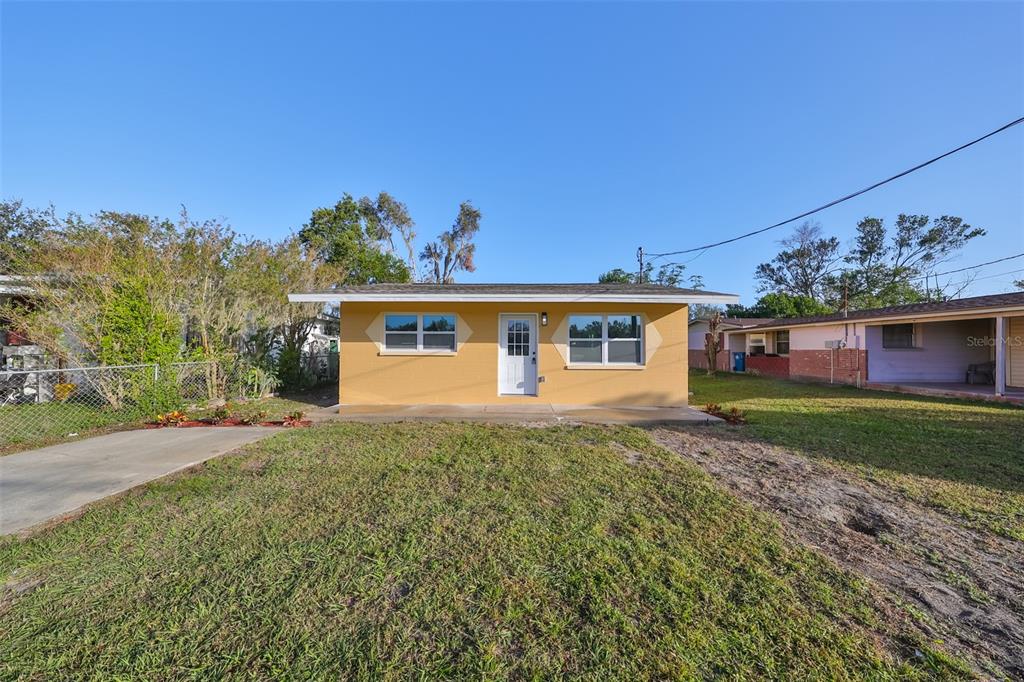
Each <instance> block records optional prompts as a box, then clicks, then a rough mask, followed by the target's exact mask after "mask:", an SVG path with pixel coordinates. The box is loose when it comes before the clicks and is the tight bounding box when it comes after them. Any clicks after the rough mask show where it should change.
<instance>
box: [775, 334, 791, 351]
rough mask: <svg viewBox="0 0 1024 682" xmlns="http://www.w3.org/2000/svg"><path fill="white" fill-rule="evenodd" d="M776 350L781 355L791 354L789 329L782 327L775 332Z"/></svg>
mask: <svg viewBox="0 0 1024 682" xmlns="http://www.w3.org/2000/svg"><path fill="white" fill-rule="evenodd" d="M775 352H776V353H777V354H779V355H789V330H788V329H782V330H779V331H777V332H775Z"/></svg>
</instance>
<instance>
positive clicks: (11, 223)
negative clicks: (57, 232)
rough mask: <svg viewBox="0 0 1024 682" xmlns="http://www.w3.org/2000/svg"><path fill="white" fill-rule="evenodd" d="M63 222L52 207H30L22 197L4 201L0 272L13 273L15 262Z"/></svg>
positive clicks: (0, 223) (0, 208)
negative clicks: (24, 203) (24, 202)
mask: <svg viewBox="0 0 1024 682" xmlns="http://www.w3.org/2000/svg"><path fill="white" fill-rule="evenodd" d="M59 224H60V221H59V220H58V218H57V215H56V213H55V212H54V209H53V207H52V206H50V207H49V208H46V209H43V210H39V209H34V208H26V207H25V206H24V205H23V204H22V202H21V201H20V200H12V201H3V202H0V274H6V273H9V272H11V271H12V267H13V263H14V261H16V260H19V259H22V258H24V256H25V255H26V254H27V252H28V251H29V250H30V249H31V248H32V247H33V246H34V245H36V244H38V243H39V241H40V239H42V237H43V235H44V234H45V233H46V232H47V231H49V230H53V229H55V228H57V227H59Z"/></svg>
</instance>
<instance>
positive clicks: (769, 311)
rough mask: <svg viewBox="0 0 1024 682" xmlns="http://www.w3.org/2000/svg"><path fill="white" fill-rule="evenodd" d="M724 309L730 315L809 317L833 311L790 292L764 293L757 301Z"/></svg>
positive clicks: (822, 304)
mask: <svg viewBox="0 0 1024 682" xmlns="http://www.w3.org/2000/svg"><path fill="white" fill-rule="evenodd" d="M726 310H727V311H728V314H729V316H730V317H774V318H782V317H811V316H813V315H828V314H829V313H833V312H835V309H833V308H831V307H829V306H827V305H825V304H824V303H820V302H818V301H815V300H814V299H813V298H810V297H809V296H793V295H792V294H785V293H778V294H774V293H773V294H765V295H764V296H762V297H761V298H759V299H757V302H756V303H755V304H754V305H752V306H750V307H747V306H742V305H729V306H726Z"/></svg>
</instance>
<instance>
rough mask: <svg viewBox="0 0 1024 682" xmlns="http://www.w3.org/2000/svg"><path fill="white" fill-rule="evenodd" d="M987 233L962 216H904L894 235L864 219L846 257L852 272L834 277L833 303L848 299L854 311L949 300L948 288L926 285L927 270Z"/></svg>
mask: <svg viewBox="0 0 1024 682" xmlns="http://www.w3.org/2000/svg"><path fill="white" fill-rule="evenodd" d="M984 234H985V230H984V229H982V228H977V227H972V226H971V225H969V224H968V223H966V222H964V220H963V219H962V218H959V217H957V216H941V217H939V218H936V219H935V220H930V219H929V217H928V216H926V215H909V214H905V213H901V214H899V216H897V218H896V225H895V232H894V233H893V234H892V235H891V236H890V234H889V232H888V230H887V228H886V226H885V221H884V220H882V219H880V218H871V217H868V218H864V219H863V220H861V221H860V222H859V223H857V238H856V240H855V242H854V246H853V248H852V249H850V252H849V253H848V254H847V255H846V257H845V258H844V261H845V263H846V264H847V269H846V270H845V271H844V272H843V273H842V275H839V276H833V277H832V282H831V290H832V294H831V296H832V299H833V301H836V302H840V301H842V300H843V299H844V298H848V299H849V301H850V306H851V307H854V308H872V307H878V306H886V305H898V304H901V303H913V302H915V301H919V300H922V299H924V298H926V297H931V298H944V297H945V296H947V295H949V292H948V287H949V285H948V284H947V285H945V286H943V285H941V284H939V283H938V282H935V284H934V286H933V285H932V284H931V283H926V281H925V279H924V278H925V277H927V275H928V271H929V270H931V269H933V268H934V267H935V266H937V265H939V264H940V263H943V262H945V261H947V260H949V258H950V257H952V256H953V255H954V254H956V253H957V252H958V251H960V250H961V249H963V247H964V246H965V245H966V244H967V243H968V242H969V241H971V240H972V239H976V238H978V237H981V236H983V235H984Z"/></svg>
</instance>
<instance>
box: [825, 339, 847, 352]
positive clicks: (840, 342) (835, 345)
mask: <svg viewBox="0 0 1024 682" xmlns="http://www.w3.org/2000/svg"><path fill="white" fill-rule="evenodd" d="M825 348H831V349H833V350H838V349H842V348H846V339H836V340H835V341H826V342H825Z"/></svg>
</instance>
